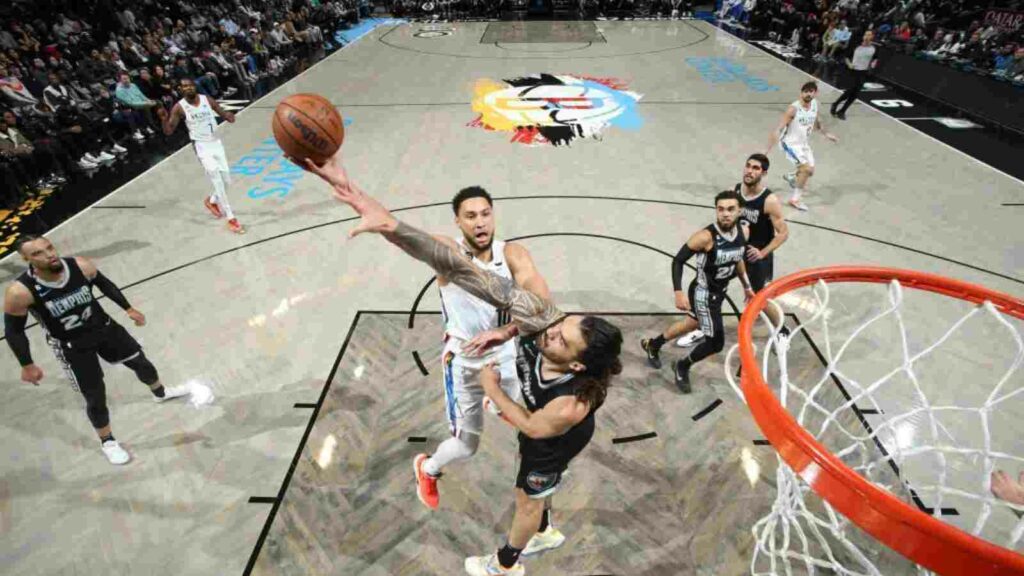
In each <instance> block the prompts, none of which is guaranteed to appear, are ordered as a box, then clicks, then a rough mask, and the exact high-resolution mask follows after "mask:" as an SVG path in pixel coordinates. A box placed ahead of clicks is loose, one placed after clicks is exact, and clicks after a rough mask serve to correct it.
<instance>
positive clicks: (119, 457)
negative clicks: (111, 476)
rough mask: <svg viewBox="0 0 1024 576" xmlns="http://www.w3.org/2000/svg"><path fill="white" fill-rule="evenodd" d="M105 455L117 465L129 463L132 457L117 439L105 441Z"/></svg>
mask: <svg viewBox="0 0 1024 576" xmlns="http://www.w3.org/2000/svg"><path fill="white" fill-rule="evenodd" d="M103 455H104V456H106V457H107V460H109V461H110V463H111V464H117V465H121V464H127V463H128V461H129V460H131V459H132V457H131V456H129V455H128V452H126V451H125V449H124V448H121V445H120V444H118V443H117V440H107V441H106V442H104V443H103Z"/></svg>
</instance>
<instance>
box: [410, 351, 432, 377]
mask: <svg viewBox="0 0 1024 576" xmlns="http://www.w3.org/2000/svg"><path fill="white" fill-rule="evenodd" d="M412 359H413V360H415V361H416V366H419V369H420V372H422V373H423V375H424V376H430V372H427V367H426V366H424V365H423V360H421V359H420V353H419V352H418V351H416V350H413V351H412Z"/></svg>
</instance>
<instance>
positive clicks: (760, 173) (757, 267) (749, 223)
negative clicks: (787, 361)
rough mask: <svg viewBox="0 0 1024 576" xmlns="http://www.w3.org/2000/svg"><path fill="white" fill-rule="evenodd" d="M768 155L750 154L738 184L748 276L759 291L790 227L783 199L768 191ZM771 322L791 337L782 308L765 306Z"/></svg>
mask: <svg viewBox="0 0 1024 576" xmlns="http://www.w3.org/2000/svg"><path fill="white" fill-rule="evenodd" d="M768 166H769V164H768V157H767V156H765V155H764V154H751V155H750V158H747V163H746V164H745V165H744V166H743V182H742V183H740V184H737V185H736V191H737V192H739V193H740V194H741V195H742V196H743V209H742V210H741V212H740V223H741V224H742V225H743V226H745V227H747V228H748V234H747V256H746V261H747V275H748V276H749V277H750V286H751V287H752V288H753V289H754V292H760V291H761V289H762V288H764V287H765V286H766V285H767V284H768V283H769V282H771V281H772V279H773V277H774V274H775V251H776V250H778V249H779V246H782V244H783V243H785V242H786V239H788V238H789V226H787V225H786V217H785V216H784V215H783V214H782V202H781V201H780V200H779V198H778V197H777V196H776V195H775V194H774V193H773V192H772V191H771V190H769V189H768V188H767V187H766V186H765V185H764V183H763V182H762V179H763V178H764V175H765V174H767V173H768ZM764 310H765V313H766V314H768V318H769V319H770V320H771V322H772V326H776V327H778V328H779V337H781V338H788V337H789V329H788V328H786V326H785V319H784V318H783V317H782V313H781V311H780V310H779V309H778V308H776V307H775V306H773V305H771V304H769V305H768V306H765V308H764Z"/></svg>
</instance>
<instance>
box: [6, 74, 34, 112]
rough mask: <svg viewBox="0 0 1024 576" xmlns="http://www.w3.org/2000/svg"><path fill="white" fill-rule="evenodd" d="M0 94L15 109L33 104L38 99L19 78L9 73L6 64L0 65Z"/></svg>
mask: <svg viewBox="0 0 1024 576" xmlns="http://www.w3.org/2000/svg"><path fill="white" fill-rule="evenodd" d="M0 95H2V96H3V97H4V99H6V100H7V103H8V104H9V105H10V106H11V107H12V108H16V109H17V108H23V107H28V106H34V105H35V104H36V102H38V101H39V99H38V98H36V97H35V95H33V94H32V93H31V92H29V90H28V88H27V87H26V86H25V85H24V84H23V83H22V82H21V80H19V79H18V78H15V77H14V76H11V75H10V73H9V70H8V68H7V67H6V66H0Z"/></svg>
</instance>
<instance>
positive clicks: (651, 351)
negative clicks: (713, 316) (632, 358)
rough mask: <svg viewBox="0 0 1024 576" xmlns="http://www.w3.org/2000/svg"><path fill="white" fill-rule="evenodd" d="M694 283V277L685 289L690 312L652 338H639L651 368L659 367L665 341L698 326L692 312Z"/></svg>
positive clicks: (695, 281) (685, 333)
mask: <svg viewBox="0 0 1024 576" xmlns="http://www.w3.org/2000/svg"><path fill="white" fill-rule="evenodd" d="M696 285H697V280H696V279H694V280H693V281H691V282H690V287H689V289H688V291H687V292H688V296H689V299H690V312H689V313H687V315H686V316H684V317H683V319H682V320H679V321H676V322H673V323H672V324H671V325H670V326H669V327H668V328H667V329H666V330H665V331H664V332H662V333H661V334H658V335H657V336H654V337H653V338H644V339H642V340H640V348H642V349H643V351H644V353H645V354H647V364H648V365H649V366H650V367H651V368H655V369H658V368H661V347H662V346H664V345H665V342H668V341H669V340H672V339H673V338H679V337H680V336H683V335H687V334H690V333H691V332H694V331H695V330H697V329H698V328H700V323H699V322H698V321H697V317H696V316H695V315H694V314H693V312H694V309H693V294H694V292H693V291H694V287H695V286H696Z"/></svg>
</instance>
